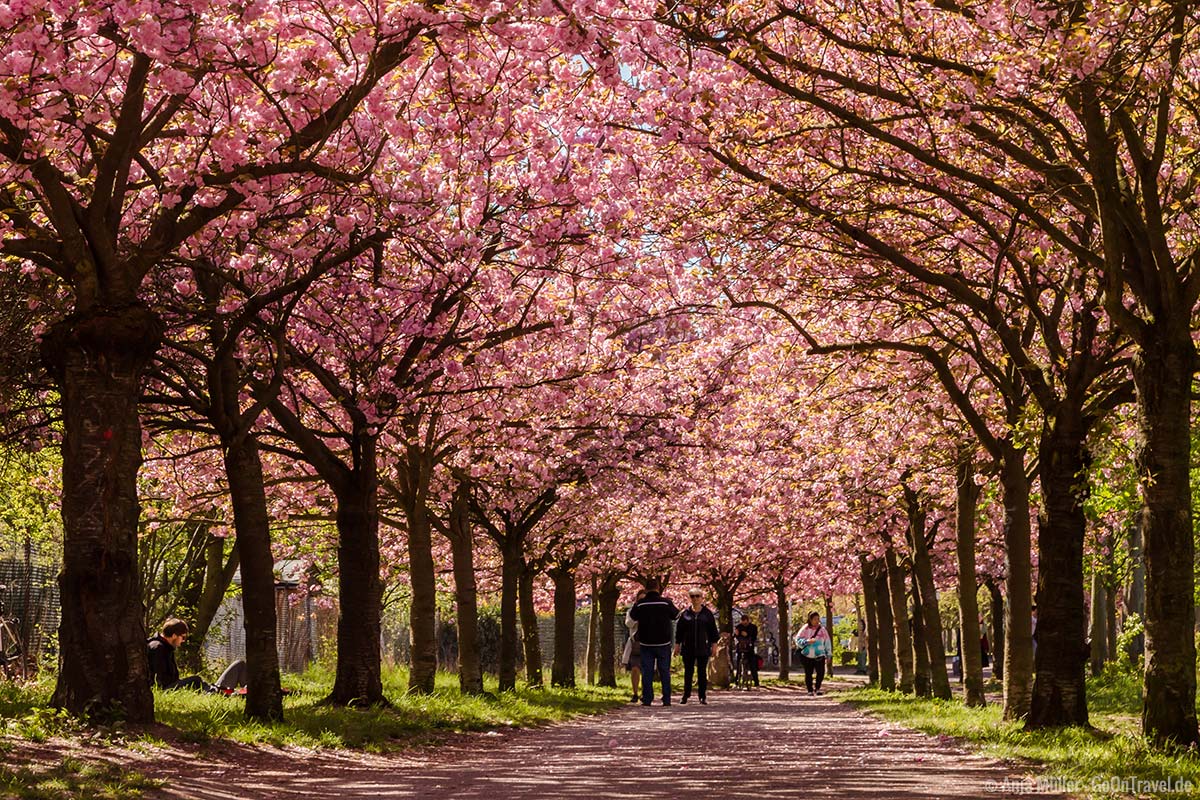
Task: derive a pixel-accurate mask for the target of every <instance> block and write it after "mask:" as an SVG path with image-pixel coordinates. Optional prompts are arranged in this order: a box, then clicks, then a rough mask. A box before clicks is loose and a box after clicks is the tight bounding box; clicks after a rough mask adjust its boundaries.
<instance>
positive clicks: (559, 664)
mask: <svg viewBox="0 0 1200 800" xmlns="http://www.w3.org/2000/svg"><path fill="white" fill-rule="evenodd" d="M550 580H552V581H553V582H554V658H553V660H552V661H551V663H550V685H551V686H563V687H566V688H568V689H573V688H575V600H576V597H575V565H574V564H572V563H570V562H566V563H559V564H555V565H554V567H552V568H551V569H550Z"/></svg>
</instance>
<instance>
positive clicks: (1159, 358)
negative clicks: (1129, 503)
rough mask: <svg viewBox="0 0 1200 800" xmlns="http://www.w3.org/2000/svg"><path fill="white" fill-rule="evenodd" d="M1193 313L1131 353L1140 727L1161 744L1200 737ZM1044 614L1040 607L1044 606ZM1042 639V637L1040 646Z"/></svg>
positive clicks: (1171, 320)
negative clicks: (1141, 566)
mask: <svg viewBox="0 0 1200 800" xmlns="http://www.w3.org/2000/svg"><path fill="white" fill-rule="evenodd" d="M1190 320H1191V317H1190V314H1174V315H1171V316H1170V317H1167V318H1165V319H1162V320H1159V321H1157V322H1156V324H1151V325H1147V326H1146V329H1145V333H1144V338H1143V341H1142V342H1141V346H1140V347H1139V348H1138V350H1137V352H1136V354H1135V356H1134V359H1133V380H1134V384H1135V386H1136V387H1137V407H1138V437H1137V453H1136V461H1137V467H1138V474H1139V475H1142V476H1143V479H1142V497H1143V502H1144V504H1145V511H1144V516H1143V521H1144V524H1143V528H1142V537H1143V546H1144V552H1145V563H1146V640H1145V641H1146V673H1145V691H1144V692H1143V696H1142V700H1143V703H1142V731H1143V733H1145V735H1146V736H1148V737H1149V738H1150V739H1151V740H1152V741H1153V742H1155V743H1156V744H1165V743H1167V742H1174V743H1175V744H1178V745H1181V746H1184V747H1187V746H1189V745H1192V744H1195V743H1197V742H1198V741H1200V734H1198V731H1197V720H1196V639H1195V625H1196V612H1195V542H1194V540H1193V537H1192V517H1191V513H1192V491H1191V480H1190V465H1191V461H1190V458H1191V454H1190V446H1191V435H1190V431H1191V388H1192V377H1193V374H1194V372H1195V367H1196V351H1195V347H1194V345H1193V344H1192V338H1191V330H1190ZM1038 611H1039V613H1040V612H1041V609H1040V608H1039V609H1038ZM1040 644H1041V641H1040V638H1039V645H1040Z"/></svg>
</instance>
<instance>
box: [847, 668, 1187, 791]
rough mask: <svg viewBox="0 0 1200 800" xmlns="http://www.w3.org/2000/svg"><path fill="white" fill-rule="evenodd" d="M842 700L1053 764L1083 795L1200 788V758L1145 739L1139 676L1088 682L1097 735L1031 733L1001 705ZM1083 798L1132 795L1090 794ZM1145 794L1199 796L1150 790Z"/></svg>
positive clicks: (862, 695) (874, 696) (889, 696)
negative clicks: (1160, 785)
mask: <svg viewBox="0 0 1200 800" xmlns="http://www.w3.org/2000/svg"><path fill="white" fill-rule="evenodd" d="M840 697H841V698H842V699H844V700H846V701H847V702H849V703H852V704H853V705H855V706H857V707H859V708H861V709H863V710H865V711H869V712H871V713H874V714H877V715H879V716H882V717H884V718H885V719H888V720H892V721H895V722H898V723H900V724H902V725H904V726H906V727H909V728H914V729H916V730H919V731H923V732H925V733H930V734H935V735H946V736H952V737H954V738H957V739H962V740H965V741H967V742H971V743H972V744H975V745H977V746H979V748H980V749H981V751H982V752H983V753H984V754H986V755H989V756H993V757H996V758H1006V759H1025V760H1029V761H1036V762H1040V763H1042V764H1045V765H1046V766H1047V770H1046V774H1047V775H1048V776H1050V777H1052V778H1060V779H1063V780H1065V781H1071V782H1073V785H1075V786H1079V787H1084V788H1085V789H1086V787H1090V786H1093V785H1095V782H1096V781H1101V782H1102V781H1107V780H1111V779H1112V778H1118V779H1133V780H1140V781H1168V780H1176V781H1178V780H1186V781H1190V782H1191V784H1192V785H1193V786H1194V787H1196V790H1200V757H1198V756H1197V755H1196V754H1195V753H1194V752H1185V751H1175V752H1166V751H1163V750H1157V749H1155V748H1153V747H1151V746H1150V743H1149V742H1148V741H1147V740H1146V739H1145V738H1143V737H1142V736H1141V735H1140V732H1139V730H1138V727H1139V725H1140V713H1141V684H1140V681H1139V680H1138V676H1136V675H1132V674H1125V673H1118V672H1112V673H1108V674H1105V675H1104V676H1102V677H1100V678H1096V679H1091V680H1089V681H1088V706H1089V709H1090V718H1091V722H1092V725H1093V729H1091V730H1089V729H1086V728H1078V727H1075V728H1063V729H1057V730H1044V731H1026V730H1024V729H1023V728H1022V727H1021V724H1020V723H1016V722H1006V721H1005V720H1004V719H1003V718H1002V713H1001V712H1002V709H1001V708H1000V706H998V705H989V706H987V707H986V708H981V709H977V708H967V707H966V706H964V705H963V704H962V703H961V702H959V701H945V700H928V699H918V698H915V697H912V696H911V695H903V694H900V693H898V692H884V691H880V690H879V689H852V690H849V691H847V692H845V693H844V694H841V695H840ZM1083 796H1086V797H1092V798H1110V797H1127V796H1128V795H1125V794H1120V793H1112V792H1105V791H1091V792H1089V791H1085V792H1084V794H1083ZM1142 796H1146V797H1164V798H1181V797H1185V796H1196V795H1194V794H1186V795H1185V794H1180V793H1177V792H1176V793H1160V794H1154V793H1152V792H1150V793H1145V794H1144V795H1142Z"/></svg>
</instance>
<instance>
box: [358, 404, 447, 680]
mask: <svg viewBox="0 0 1200 800" xmlns="http://www.w3.org/2000/svg"><path fill="white" fill-rule="evenodd" d="M429 425H430V426H432V425H433V422H432V421H430V423H429ZM427 430H428V431H429V432H432V431H431V429H427ZM410 436H411V434H410ZM414 438H415V437H414ZM407 451H408V465H407V484H406V489H405V492H404V495H405V496H404V517H405V521H406V522H407V523H408V579H409V583H410V584H411V585H412V604H411V606H410V609H409V623H408V624H409V630H410V631H411V632H412V665H411V671H410V672H409V674H408V691H410V692H421V693H425V694H429V693H431V692H432V691H433V687H434V680H435V679H436V677H437V580H436V575H435V572H434V566H433V531H432V524H431V522H430V520H429V483H430V481H431V480H432V479H433V466H434V465H433V461H434V459H433V456H432V454H431V448H430V447H429V446H428V443H425V444H422V443H420V442H417V441H410V443H409V445H408V448H407ZM372 461H373V459H372ZM376 527H378V523H376ZM375 581H376V582H377V583H378V582H379V570H378V539H376V570H375ZM380 598H381V599H382V593H381V594H380Z"/></svg>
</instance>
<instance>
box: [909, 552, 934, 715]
mask: <svg viewBox="0 0 1200 800" xmlns="http://www.w3.org/2000/svg"><path fill="white" fill-rule="evenodd" d="M911 619H912V639H913V692H914V693H915V694H916V695H917V697H933V682H932V680H931V679H930V664H929V643H928V642H927V641H926V638H927V636H928V632H927V631H926V629H925V608H924V606H923V605H922V603H921V585H920V583H918V582H917V579H916V577H915V576H914V577H913V580H912V617H911Z"/></svg>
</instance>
